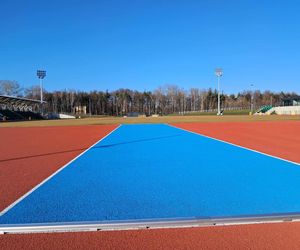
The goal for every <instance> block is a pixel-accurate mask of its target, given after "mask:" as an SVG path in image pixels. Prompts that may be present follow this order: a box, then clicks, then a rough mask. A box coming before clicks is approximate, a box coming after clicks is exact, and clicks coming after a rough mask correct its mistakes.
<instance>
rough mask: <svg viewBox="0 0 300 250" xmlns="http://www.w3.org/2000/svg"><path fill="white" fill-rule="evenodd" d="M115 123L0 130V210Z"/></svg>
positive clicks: (103, 133) (78, 152) (90, 143)
mask: <svg viewBox="0 0 300 250" xmlns="http://www.w3.org/2000/svg"><path fill="white" fill-rule="evenodd" d="M116 127H117V125H107V126H106V125H105V126H76V127H75V126H73V127H34V128H33V127H32V128H1V129H0V138H1V143H0V183H1V185H0V211H2V210H3V209H4V208H5V207H7V206H8V205H10V204H11V203H12V202H14V201H15V200H17V199H18V198H20V197H21V196H22V195H24V194H25V193H26V192H28V191H29V190H30V189H32V188H33V187H35V186H36V185H37V184H39V183H40V182H41V181H43V180H44V179H46V178H47V177H48V176H50V175H51V174H52V173H54V172H55V171H56V170H58V169H59V168H61V167H62V166H63V165H65V164H66V163H67V162H69V161H70V160H72V159H73V158H74V157H76V156H77V155H79V154H80V153H81V152H83V151H84V150H85V149H87V148H88V147H90V146H91V145H93V144H94V143H95V142H97V141H98V140H99V139H101V138H102V137H104V136H105V135H107V134H108V133H109V132H111V131H112V130H113V129H114V128H116Z"/></svg>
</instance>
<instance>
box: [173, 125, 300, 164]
mask: <svg viewBox="0 0 300 250" xmlns="http://www.w3.org/2000/svg"><path fill="white" fill-rule="evenodd" d="M172 125H174V126H176V127H178V128H183V129H186V130H189V131H193V132H196V133H199V134H202V135H207V136H210V137H213V138H217V139H220V140H224V141H227V142H231V143H234V144H237V145H240V146H243V147H247V148H250V149H254V150H257V151H260V152H263V153H267V154H270V155H273V156H277V157H281V158H284V159H286V160H290V161H294V162H297V163H300V133H299V131H300V121H275V122H251V123H250V122H249V123H246V122H224V123H177V124H172Z"/></svg>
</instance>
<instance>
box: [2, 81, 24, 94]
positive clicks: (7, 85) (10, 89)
mask: <svg viewBox="0 0 300 250" xmlns="http://www.w3.org/2000/svg"><path fill="white" fill-rule="evenodd" d="M0 94H1V95H9V96H22V94H23V93H22V88H21V87H20V84H19V83H18V82H17V81H11V80H0Z"/></svg>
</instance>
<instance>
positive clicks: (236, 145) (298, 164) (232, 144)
mask: <svg viewBox="0 0 300 250" xmlns="http://www.w3.org/2000/svg"><path fill="white" fill-rule="evenodd" d="M166 125H168V126H170V127H173V128H177V129H180V130H183V131H186V132H189V133H192V134H195V135H198V136H203V137H206V138H209V139H212V140H215V141H219V142H223V143H226V144H229V145H231V146H235V147H238V148H242V149H246V150H249V151H252V152H255V153H258V154H262V155H265V156H268V157H272V158H275V159H277V160H281V161H285V162H288V163H292V164H295V165H297V166H300V163H298V162H295V161H290V160H286V159H284V158H280V157H278V156H274V155H269V154H267V153H263V152H260V151H257V150H255V149H251V148H247V147H243V146H240V145H238V144H234V143H231V142H228V141H223V140H220V139H217V138H214V137H210V136H208V135H203V134H200V133H196V132H193V131H190V130H187V129H184V128H179V127H176V126H174V125H171V124H168V123H166Z"/></svg>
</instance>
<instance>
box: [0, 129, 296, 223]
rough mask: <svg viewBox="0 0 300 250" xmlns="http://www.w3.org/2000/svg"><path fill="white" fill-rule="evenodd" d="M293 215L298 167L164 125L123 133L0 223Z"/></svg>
mask: <svg viewBox="0 0 300 250" xmlns="http://www.w3.org/2000/svg"><path fill="white" fill-rule="evenodd" d="M41 167H42V166H41ZM294 212H300V167H299V165H297V164H293V163H290V162H287V161H283V160H280V159H276V158H273V157H269V156H266V155H263V154H260V153H256V152H253V151H250V150H247V149H243V148H240V147H236V146H233V145H230V144H227V143H223V142H220V141H217V140H214V139H210V138H207V137H204V136H201V135H196V134H193V133H190V132H187V131H184V130H181V129H178V128H175V127H171V126H169V125H164V124H157V125H152V124H151V125H122V126H120V127H119V128H118V129H117V130H115V131H114V132H113V133H112V134H110V135H109V136H108V137H106V138H104V139H103V140H102V141H100V142H99V143H97V144H96V145H94V146H93V147H92V148H91V149H90V150H88V151H87V152H86V153H84V154H83V155H81V156H80V157H79V158H77V159H76V160H75V161H73V162H72V163H70V164H69V165H68V166H67V167H66V168H64V169H63V170H62V171H60V172H59V173H58V174H56V175H55V176H53V177H52V178H51V179H49V180H48V181H47V182H45V183H44V184H43V185H41V186H40V187H39V188H37V189H36V190H35V191H34V192H32V193H31V194H30V195H28V196H27V197H26V198H24V199H23V200H22V201H20V202H19V203H18V204H17V205H15V206H14V207H12V208H11V209H10V210H8V211H7V212H6V213H5V214H3V215H2V216H0V224H27V223H52V222H62V223H63V222H84V221H106V222H108V221H115V220H144V219H153V220H159V219H176V218H215V217H231V216H234V217H235V216H252V215H265V214H278V213H294Z"/></svg>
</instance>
